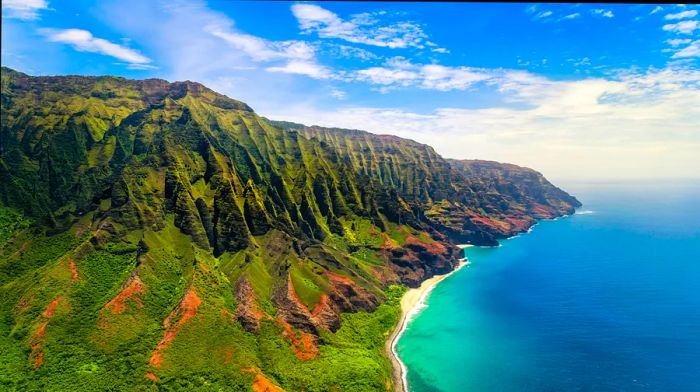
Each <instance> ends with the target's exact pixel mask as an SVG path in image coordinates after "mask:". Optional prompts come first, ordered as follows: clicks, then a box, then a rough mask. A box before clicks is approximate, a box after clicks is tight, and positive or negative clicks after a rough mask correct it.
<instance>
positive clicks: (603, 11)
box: [592, 8, 615, 18]
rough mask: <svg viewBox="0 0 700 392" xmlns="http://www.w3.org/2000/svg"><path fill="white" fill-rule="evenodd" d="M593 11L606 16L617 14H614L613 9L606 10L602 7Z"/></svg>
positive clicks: (610, 16)
mask: <svg viewBox="0 0 700 392" xmlns="http://www.w3.org/2000/svg"><path fill="white" fill-rule="evenodd" d="M592 12H593V14H594V15H598V16H602V17H604V18H612V17H614V16H615V14H613V12H612V11H611V10H606V9H602V8H596V9H594V10H593V11H592Z"/></svg>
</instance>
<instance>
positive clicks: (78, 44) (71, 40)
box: [40, 29, 151, 64]
mask: <svg viewBox="0 0 700 392" xmlns="http://www.w3.org/2000/svg"><path fill="white" fill-rule="evenodd" d="M40 31H41V32H42V33H44V34H45V35H46V36H47V38H48V40H49V41H51V42H60V43H64V44H68V45H70V46H72V47H73V49H75V50H77V51H80V52H91V53H99V54H103V55H106V56H111V57H114V58H116V59H119V60H122V61H125V62H127V63H129V64H148V63H150V62H151V59H149V58H148V57H146V56H144V55H142V54H141V53H139V52H138V51H136V50H134V49H131V48H128V47H125V46H121V45H117V44H115V43H113V42H109V41H107V40H105V39H102V38H97V37H94V36H93V35H92V33H90V32H89V31H87V30H81V29H65V30H59V29H42V30H40Z"/></svg>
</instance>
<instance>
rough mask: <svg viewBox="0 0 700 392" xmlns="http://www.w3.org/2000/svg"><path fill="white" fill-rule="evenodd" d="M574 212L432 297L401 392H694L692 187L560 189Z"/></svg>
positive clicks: (507, 244) (699, 346)
mask: <svg viewBox="0 0 700 392" xmlns="http://www.w3.org/2000/svg"><path fill="white" fill-rule="evenodd" d="M557 185H560V186H562V188H563V189H565V190H567V191H568V192H570V193H571V194H573V195H575V196H576V197H577V198H578V199H579V200H580V201H581V202H582V203H583V204H584V205H583V207H581V208H579V209H578V211H577V213H576V214H574V215H571V216H568V217H563V218H559V219H556V220H549V221H542V222H540V223H539V224H537V225H536V226H535V227H533V229H532V231H531V232H530V233H528V234H523V235H520V236H517V237H515V238H512V239H508V240H503V241H501V246H499V247H493V248H477V247H473V248H467V249H466V250H465V254H466V256H467V258H468V259H469V261H470V263H471V264H470V265H469V266H467V267H465V268H462V269H461V270H460V271H458V272H456V273H455V274H453V275H452V276H450V277H448V278H447V279H445V280H444V281H443V282H442V283H440V284H439V285H438V286H437V287H435V288H434V289H433V291H432V292H431V294H430V296H429V297H428V298H427V300H426V306H425V307H424V308H423V309H422V310H420V311H419V312H418V313H417V315H416V316H415V318H414V319H413V320H412V321H411V322H410V324H409V325H408V328H407V330H406V331H405V333H404V334H403V335H402V337H401V339H400V340H399V341H398V344H397V347H396V349H397V352H398V354H399V356H400V358H401V360H402V361H403V362H404V363H405V364H406V367H407V368H408V383H409V390H410V391H412V392H428V391H445V392H447V391H499V392H507V391H672V392H685V391H694V392H697V391H700V182H697V181H696V182H673V181H656V182H645V183H641V182H623V183H573V182H572V183H568V184H567V183H561V184H557Z"/></svg>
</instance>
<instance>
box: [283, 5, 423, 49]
mask: <svg viewBox="0 0 700 392" xmlns="http://www.w3.org/2000/svg"><path fill="white" fill-rule="evenodd" d="M292 13H293V14H294V16H295V17H296V19H297V21H298V22H299V28H300V29H301V31H302V33H304V34H310V33H317V34H318V36H319V37H321V38H336V39H341V40H344V41H347V42H352V43H356V44H364V45H371V46H379V47H387V48H407V47H415V48H424V47H425V45H426V41H427V38H428V35H427V34H426V33H425V32H424V31H423V29H422V28H421V26H420V25H418V24H416V23H414V22H411V21H399V22H395V23H390V24H383V23H382V22H381V21H380V19H379V18H378V17H380V16H384V15H386V12H383V11H381V12H378V13H362V14H356V15H353V16H352V17H351V18H350V19H349V20H344V19H342V18H340V17H339V16H338V15H337V14H335V13H334V12H332V11H329V10H327V9H325V8H323V7H320V6H318V5H315V4H294V5H292Z"/></svg>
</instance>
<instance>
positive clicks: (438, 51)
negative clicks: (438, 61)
mask: <svg viewBox="0 0 700 392" xmlns="http://www.w3.org/2000/svg"><path fill="white" fill-rule="evenodd" d="M430 51H431V52H435V53H450V51H449V50H447V49H445V48H435V49H430Z"/></svg>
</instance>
